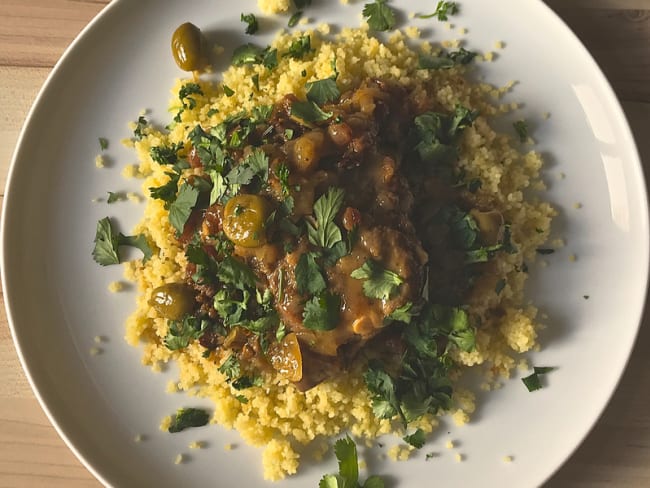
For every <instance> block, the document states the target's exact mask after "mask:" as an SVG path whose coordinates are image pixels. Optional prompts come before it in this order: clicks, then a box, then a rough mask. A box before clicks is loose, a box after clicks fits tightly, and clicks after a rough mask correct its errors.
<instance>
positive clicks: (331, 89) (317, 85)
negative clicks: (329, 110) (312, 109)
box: [305, 78, 341, 105]
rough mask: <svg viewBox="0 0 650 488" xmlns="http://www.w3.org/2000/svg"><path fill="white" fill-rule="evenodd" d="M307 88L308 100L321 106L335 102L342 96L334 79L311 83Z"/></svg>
mask: <svg viewBox="0 0 650 488" xmlns="http://www.w3.org/2000/svg"><path fill="white" fill-rule="evenodd" d="M305 88H306V91H307V100H310V101H312V102H314V103H317V104H319V105H322V104H324V103H328V102H334V101H336V100H338V98H339V97H340V96H341V92H340V91H339V88H338V86H337V85H336V81H335V80H334V79H333V78H325V79H324V80H317V81H310V82H309V83H307V84H306V85H305Z"/></svg>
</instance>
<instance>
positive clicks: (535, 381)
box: [521, 366, 557, 391]
mask: <svg viewBox="0 0 650 488" xmlns="http://www.w3.org/2000/svg"><path fill="white" fill-rule="evenodd" d="M555 369H557V368H554V367H548V366H541V367H540V366H535V367H534V368H533V373H532V374H531V375H529V376H526V377H525V378H522V379H521V381H523V383H524V385H526V388H527V389H528V391H535V390H539V389H541V388H542V382H541V380H540V378H539V376H540V375H544V374H546V373H550V372H551V371H554V370H555Z"/></svg>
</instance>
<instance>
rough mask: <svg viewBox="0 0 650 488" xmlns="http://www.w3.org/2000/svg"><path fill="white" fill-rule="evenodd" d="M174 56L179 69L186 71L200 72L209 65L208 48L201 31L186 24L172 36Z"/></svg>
mask: <svg viewBox="0 0 650 488" xmlns="http://www.w3.org/2000/svg"><path fill="white" fill-rule="evenodd" d="M172 54H173V55H174V60H175V61H176V64H177V65H178V67H179V68H180V69H182V70H184V71H199V70H202V69H203V68H205V65H206V64H207V63H208V59H207V46H206V41H205V37H204V36H203V34H202V33H201V29H199V28H198V27H197V26H195V25H194V24H192V23H191V22H185V23H184V24H181V25H180V26H178V28H177V29H176V30H175V31H174V34H173V35H172Z"/></svg>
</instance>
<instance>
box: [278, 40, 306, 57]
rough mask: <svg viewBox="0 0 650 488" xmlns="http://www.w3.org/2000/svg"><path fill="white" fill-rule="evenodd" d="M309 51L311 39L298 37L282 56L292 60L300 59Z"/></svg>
mask: <svg viewBox="0 0 650 488" xmlns="http://www.w3.org/2000/svg"><path fill="white" fill-rule="evenodd" d="M311 51H312V48H311V37H310V36H300V37H299V38H298V39H295V40H294V41H293V42H292V43H291V45H290V46H289V50H288V51H287V52H286V53H284V54H283V56H289V57H290V58H293V59H302V58H303V56H305V55H306V54H309V53H310V52H311Z"/></svg>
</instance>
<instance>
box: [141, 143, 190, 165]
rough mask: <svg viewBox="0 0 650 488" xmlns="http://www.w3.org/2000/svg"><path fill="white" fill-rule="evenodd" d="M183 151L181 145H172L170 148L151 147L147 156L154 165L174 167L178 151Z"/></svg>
mask: <svg viewBox="0 0 650 488" xmlns="http://www.w3.org/2000/svg"><path fill="white" fill-rule="evenodd" d="M181 149H183V143H182V142H179V143H178V144H176V143H173V144H172V145H171V146H153V147H151V149H149V156H151V159H153V160H154V161H155V162H156V163H158V164H162V165H174V164H176V163H178V151H180V150H181Z"/></svg>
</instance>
